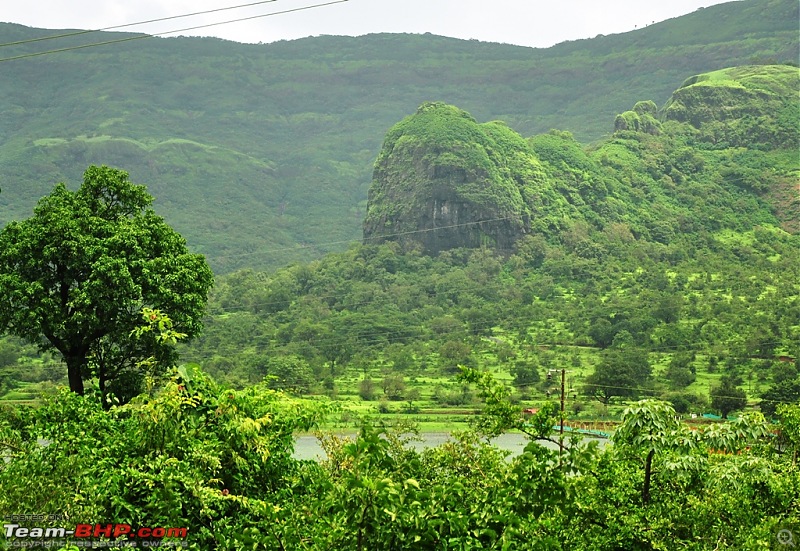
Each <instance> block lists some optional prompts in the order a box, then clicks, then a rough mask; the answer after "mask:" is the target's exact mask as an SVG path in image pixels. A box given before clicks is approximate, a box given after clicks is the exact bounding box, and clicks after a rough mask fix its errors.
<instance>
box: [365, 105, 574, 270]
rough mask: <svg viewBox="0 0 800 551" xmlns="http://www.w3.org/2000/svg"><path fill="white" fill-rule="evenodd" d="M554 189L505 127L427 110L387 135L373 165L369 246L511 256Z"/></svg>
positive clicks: (447, 110)
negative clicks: (494, 252)
mask: <svg viewBox="0 0 800 551" xmlns="http://www.w3.org/2000/svg"><path fill="white" fill-rule="evenodd" d="M549 201H556V202H559V201H561V202H563V199H561V198H559V196H558V195H557V194H555V193H554V192H553V190H552V189H549V186H548V184H547V181H546V177H545V174H544V171H543V170H542V167H541V164H540V163H539V161H538V160H537V158H536V155H535V154H534V152H533V150H532V149H531V148H530V146H529V145H528V143H527V142H526V141H525V140H524V139H523V138H522V137H521V136H519V135H518V134H516V133H515V132H513V131H512V130H511V129H509V128H508V127H507V126H505V125H504V124H503V123H500V122H490V123H484V124H478V123H477V122H476V121H475V119H473V118H472V116H470V115H469V114H468V113H466V112H465V111H462V110H461V109H458V108H456V107H453V106H451V105H446V104H444V103H425V104H423V105H422V106H420V107H419V109H418V110H417V112H416V113H415V114H414V115H411V116H409V117H406V118H405V119H404V120H403V121H401V122H400V123H398V124H397V125H395V126H394V127H393V128H392V129H391V130H390V131H389V133H388V134H387V136H386V139H385V141H384V144H383V148H382V149H381V152H380V154H379V156H378V159H377V160H376V162H375V169H374V174H373V181H372V186H371V188H370V191H369V200H368V204H367V213H366V217H365V220H364V241H365V242H366V243H379V242H382V241H387V240H393V241H399V242H401V243H405V244H419V245H421V246H422V247H423V249H424V250H425V251H427V252H429V253H433V254H436V253H438V252H440V251H443V250H447V249H453V248H457V247H471V248H474V247H481V246H488V247H492V248H496V249H501V250H510V249H511V248H512V246H513V244H514V242H515V241H516V240H517V239H519V238H520V237H521V236H523V235H525V234H527V233H529V232H530V231H531V228H532V225H535V222H536V221H537V219H539V218H541V219H542V220H544V218H545V217H546V207H547V203H548V202H549Z"/></svg>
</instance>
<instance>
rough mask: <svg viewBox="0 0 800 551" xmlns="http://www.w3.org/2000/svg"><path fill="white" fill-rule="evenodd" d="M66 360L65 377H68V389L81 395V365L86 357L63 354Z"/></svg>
mask: <svg viewBox="0 0 800 551" xmlns="http://www.w3.org/2000/svg"><path fill="white" fill-rule="evenodd" d="M64 360H65V361H66V362H67V378H68V379H69V389H70V390H71V391H72V392H74V393H75V394H80V395H81V396H83V366H84V365H85V364H86V357H85V356H82V355H79V356H64Z"/></svg>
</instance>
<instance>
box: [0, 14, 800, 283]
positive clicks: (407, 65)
mask: <svg viewBox="0 0 800 551" xmlns="http://www.w3.org/2000/svg"><path fill="white" fill-rule="evenodd" d="M797 19H798V7H797V4H796V3H795V2H793V1H791V0H747V1H744V2H730V3H726V4H720V5H716V6H713V7H710V8H707V9H703V10H698V11H697V12H695V13H692V14H689V15H686V16H684V17H679V18H675V19H672V20H669V21H665V22H662V23H656V24H653V25H650V26H648V27H646V28H643V29H639V30H637V31H635V32H630V33H625V34H621V35H615V36H605V37H603V36H600V37H595V38H593V39H589V40H578V41H572V42H566V43H563V44H559V45H557V46H554V47H552V48H548V49H532V48H523V47H516V46H510V45H500V44H489V43H481V42H476V41H463V40H455V39H448V38H442V37H437V36H430V35H425V36H415V35H389V34H382V35H370V36H365V37H359V38H346V37H318V38H309V39H303V40H296V41H288V42H278V43H271V44H264V45H243V44H236V43H232V42H225V41H222V40H216V39H208V38H180V37H179V38H167V39H159V38H147V39H144V40H138V39H137V40H128V41H126V42H120V43H116V44H110V45H106V46H100V47H92V48H81V49H75V50H71V51H64V52H60V53H54V54H49V55H43V56H37V57H24V58H20V59H15V60H9V59H10V58H13V57H16V56H24V55H29V54H37V53H41V52H44V51H47V50H52V49H56V48H71V47H78V46H82V45H85V44H89V43H97V42H103V41H110V40H117V39H132V38H136V36H137V35H132V34H126V33H90V34H83V35H78V36H72V37H69V38H64V39H59V40H49V41H39V42H25V43H21V44H16V45H7V44H8V43H11V42H20V41H28V40H31V39H35V38H41V37H44V36H48V35H51V34H53V31H45V30H42V29H31V28H26V27H22V26H20V25H12V24H1V25H0V42H1V43H3V44H4V46H3V47H2V48H1V49H0V59H2V60H3V61H1V62H0V77H2V78H0V112H1V113H2V116H3V125H2V128H0V181H2V188H3V193H2V194H0V225H2V224H5V223H6V222H7V221H9V220H12V219H22V218H24V217H26V216H27V215H28V213H30V211H31V209H32V207H33V205H34V203H35V201H36V199H38V198H39V197H41V196H43V195H45V194H46V193H47V192H48V191H49V190H50V188H51V187H52V185H53V184H54V183H55V182H58V181H64V182H67V183H68V184H69V185H72V186H77V183H78V182H79V181H80V176H81V174H82V173H83V171H84V170H85V168H86V167H87V166H88V165H90V164H107V165H110V166H115V167H120V168H124V169H126V170H128V171H129V172H130V173H131V179H132V181H135V182H141V183H145V184H147V185H148V186H149V189H150V191H151V193H152V194H153V195H154V196H155V197H156V198H157V203H156V208H157V209H158V211H159V213H160V214H161V215H163V216H164V217H165V218H166V219H167V220H168V221H169V222H170V223H171V224H173V225H174V226H175V228H176V229H177V230H178V231H179V232H181V233H182V234H183V235H185V236H186V237H187V239H188V241H189V244H190V245H191V246H192V247H193V248H194V249H195V250H198V251H199V252H202V253H205V254H207V255H208V258H209V261H210V263H211V264H212V267H213V268H214V270H215V271H216V272H217V273H226V272H230V271H232V270H234V269H236V268H241V267H253V268H257V269H263V268H266V267H270V268H277V267H280V266H283V265H285V264H287V263H288V262H291V261H294V260H298V259H305V260H309V259H313V258H319V257H320V256H321V255H322V254H323V253H324V252H327V251H332V250H338V251H341V250H344V249H345V248H346V243H348V242H351V241H353V240H355V239H358V237H359V236H360V234H361V224H362V221H363V218H364V214H365V209H366V201H367V191H368V188H369V186H370V182H371V171H372V163H373V161H374V159H375V158H376V156H377V155H378V152H379V150H380V144H381V139H382V137H383V135H384V134H385V133H386V130H387V129H388V128H389V127H391V126H392V125H393V124H394V123H395V122H396V121H398V120H399V119H401V118H402V117H403V116H405V115H406V114H408V113H411V112H413V111H414V109H416V107H417V106H419V105H420V104H421V103H423V102H425V101H431V100H436V101H444V102H446V103H448V104H454V105H458V106H459V107H460V108H462V109H464V110H466V111H468V112H470V113H472V114H473V116H475V117H476V119H477V120H482V121H486V120H489V121H490V120H503V121H506V123H507V124H508V126H509V127H510V128H512V129H514V130H515V131H516V132H519V133H520V134H522V135H525V136H529V135H532V134H541V133H543V132H547V131H548V130H549V129H551V128H560V129H564V130H567V131H570V132H572V133H573V135H574V136H575V137H576V139H577V140H578V141H579V142H582V143H587V142H590V141H593V140H596V139H598V138H600V137H602V136H604V135H607V134H608V133H609V132H610V131H611V130H612V127H611V125H610V121H612V120H613V117H614V116H615V115H616V114H617V113H620V112H621V111H623V110H624V109H627V108H628V107H629V106H631V105H633V103H635V102H636V101H637V100H640V99H652V100H654V101H655V102H656V103H657V104H659V105H661V104H663V103H664V102H665V101H666V100H667V99H668V98H669V97H670V94H671V92H672V91H673V89H674V88H675V83H677V82H681V81H682V80H683V79H685V78H686V76H687V75H692V74H699V73H705V72H708V71H713V70H718V69H721V68H723V67H730V66H737V65H743V64H748V63H769V62H783V61H786V60H791V61H796V60H797V59H798V55H799V54H800V51H799V50H798V36H797V32H796V31H797V29H796V25H795V23H796V21H797Z"/></svg>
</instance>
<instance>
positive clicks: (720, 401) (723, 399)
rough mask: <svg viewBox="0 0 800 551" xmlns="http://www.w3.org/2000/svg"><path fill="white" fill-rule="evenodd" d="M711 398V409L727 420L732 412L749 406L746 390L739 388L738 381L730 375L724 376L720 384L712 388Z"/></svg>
mask: <svg viewBox="0 0 800 551" xmlns="http://www.w3.org/2000/svg"><path fill="white" fill-rule="evenodd" d="M710 396H711V407H712V408H714V410H716V411H718V412H719V413H720V415H722V417H723V418H726V419H727V417H728V414H729V413H730V412H732V411H736V410H740V409H742V408H744V406H746V405H747V395H746V394H745V392H744V390H742V389H741V388H739V387H737V386H736V381H734V380H733V378H731V377H730V376H728V375H724V376H723V377H722V378H721V379H720V384H718V385H716V386H714V387H712V388H711V391H710Z"/></svg>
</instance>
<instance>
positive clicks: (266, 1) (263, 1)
mask: <svg viewBox="0 0 800 551" xmlns="http://www.w3.org/2000/svg"><path fill="white" fill-rule="evenodd" d="M277 1H278V0H261V1H259V2H252V3H250V4H239V5H238V6H230V7H228V8H215V9H213V10H205V11H197V12H193V13H185V14H182V15H171V16H169V17H159V18H158V19H148V20H146V21H137V22H136V23H124V24H122V25H112V26H110V27H103V28H100V29H88V30H81V31H74V32H69V33H63V34H55V35H50V36H42V37H39V38H28V39H25V40H17V41H15V42H6V43H3V44H0V48H4V47H6V46H18V45H20V44H30V43H32V42H43V41H45V40H56V39H58V38H68V37H71V36H80V35H84V34H90V33H98V32H104V31H111V30H114V29H124V28H126V27H134V26H137V25H147V24H149V23H159V22H161V21H170V20H172V19H182V18H184V17H194V16H195V15H206V14H209V13H215V12H220V11H228V10H235V9H239V8H248V7H251V6H258V5H261V4H269V3H272V2H277Z"/></svg>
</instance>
